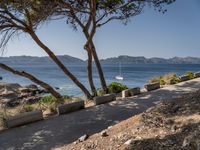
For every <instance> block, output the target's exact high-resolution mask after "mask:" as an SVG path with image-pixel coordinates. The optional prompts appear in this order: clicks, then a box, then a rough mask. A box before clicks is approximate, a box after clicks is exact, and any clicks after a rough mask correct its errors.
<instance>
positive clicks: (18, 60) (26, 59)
mask: <svg viewBox="0 0 200 150" xmlns="http://www.w3.org/2000/svg"><path fill="white" fill-rule="evenodd" d="M58 58H59V59H60V60H61V61H62V62H63V63H64V64H69V65H72V64H78V65H79V64H85V63H86V61H84V60H82V59H79V58H75V57H71V56H68V55H60V56H58ZM119 62H121V63H122V64H200V58H197V57H184V58H183V57H173V58H169V59H165V58H157V57H153V58H145V57H133V56H126V55H121V56H118V57H112V58H107V59H102V60H101V63H102V64H118V63H119ZM0 63H5V64H11V65H14V64H22V65H23V64H26V65H27V64H32V65H43V64H44V65H45V64H53V61H52V60H51V59H49V57H46V56H45V57H34V56H11V57H0Z"/></svg>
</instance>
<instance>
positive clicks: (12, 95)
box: [0, 90, 19, 99]
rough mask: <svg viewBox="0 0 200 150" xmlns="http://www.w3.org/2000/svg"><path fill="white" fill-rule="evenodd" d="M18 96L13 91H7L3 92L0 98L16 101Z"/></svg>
mask: <svg viewBox="0 0 200 150" xmlns="http://www.w3.org/2000/svg"><path fill="white" fill-rule="evenodd" d="M18 97H19V96H18V94H17V93H16V92H13V91H7V90H4V91H3V92H2V93H1V94H0V98H2V99H3V98H6V99H17V98H18Z"/></svg>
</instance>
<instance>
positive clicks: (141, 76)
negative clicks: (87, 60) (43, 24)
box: [0, 64, 200, 96]
mask: <svg viewBox="0 0 200 150" xmlns="http://www.w3.org/2000/svg"><path fill="white" fill-rule="evenodd" d="M13 67H14V68H16V69H18V70H25V71H27V72H29V73H32V74H34V75H35V76H37V77H38V78H39V79H41V80H44V81H46V82H47V83H49V84H51V85H52V86H54V87H60V88H61V89H60V90H59V92H60V93H61V94H68V95H79V96H80V95H82V93H81V91H80V90H79V89H78V88H77V87H76V86H75V85H74V84H73V82H72V81H70V79H69V78H68V77H66V76H65V74H63V73H62V72H61V71H60V70H59V69H58V68H57V67H56V66H53V65H49V66H47V65H39V66H38V65H32V66H30V65H28V66H24V65H23V66H21V65H14V66H13ZM68 68H69V70H71V71H72V73H74V75H75V76H76V77H77V78H78V79H79V80H80V81H81V82H82V83H83V84H84V85H86V86H88V81H87V70H86V66H83V65H71V66H68ZM94 70H95V68H94ZM103 70H104V73H105V77H106V81H107V83H110V82H113V81H116V80H115V76H116V75H118V74H119V66H118V65H117V64H116V65H103ZM188 70H190V71H194V72H195V71H200V65H199V64H198V65H194V64H181V65H180V64H131V65H123V64H122V74H123V77H124V81H122V83H124V84H126V85H128V86H129V87H136V86H139V87H142V86H143V85H144V84H145V83H146V82H147V81H148V80H149V79H150V78H152V77H154V76H158V75H162V74H165V73H169V72H176V73H177V74H178V75H181V74H184V73H185V72H186V71H188ZM0 76H2V77H3V81H5V82H16V83H20V84H22V85H26V84H30V83H31V82H30V81H29V80H28V79H25V78H22V77H19V76H15V75H13V74H10V73H9V72H5V71H3V70H0ZM94 82H95V84H96V86H97V87H100V82H99V79H98V74H97V73H96V71H94Z"/></svg>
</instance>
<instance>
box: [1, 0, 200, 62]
mask: <svg viewBox="0 0 200 150" xmlns="http://www.w3.org/2000/svg"><path fill="white" fill-rule="evenodd" d="M167 9H168V11H167V13H165V14H162V13H159V12H157V11H154V10H153V8H146V9H144V12H143V13H142V14H140V15H138V16H136V17H133V18H132V19H131V21H130V22H129V23H128V24H127V25H124V24H122V23H121V22H118V21H114V22H112V23H109V24H107V25H105V26H103V27H102V28H100V29H98V31H97V33H96V35H95V39H94V42H95V45H96V48H97V53H98V55H99V57H100V58H101V59H103V58H109V57H116V56H119V55H130V56H145V57H147V58H149V57H162V58H171V57H174V56H179V57H187V56H194V57H200V0H176V2H175V3H173V4H172V5H170V6H168V7H167ZM37 34H38V36H39V37H40V39H41V40H42V41H43V42H44V43H45V44H46V45H47V46H48V47H49V48H51V49H52V50H53V52H55V54H56V55H70V56H74V57H77V58H81V59H87V55H86V52H85V50H84V49H83V46H84V44H85V42H86V39H85V37H84V36H83V34H82V32H81V30H80V31H74V30H73V29H72V28H71V27H70V26H68V25H67V24H65V22H64V21H53V22H51V23H48V24H45V25H43V26H42V27H40V28H39V29H38V30H37ZM20 55H27V56H46V53H45V52H43V50H42V49H41V48H40V47H38V46H37V45H36V44H35V43H34V41H33V40H32V39H31V38H30V37H29V36H28V35H25V34H21V35H20V36H19V37H16V38H14V39H12V41H10V42H9V44H8V46H7V49H6V51H5V52H4V54H3V56H20Z"/></svg>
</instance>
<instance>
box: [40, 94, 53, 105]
mask: <svg viewBox="0 0 200 150" xmlns="http://www.w3.org/2000/svg"><path fill="white" fill-rule="evenodd" d="M54 102H56V98H55V97H54V96H51V95H48V96H44V97H42V98H41V100H40V103H43V104H52V103H54Z"/></svg>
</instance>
